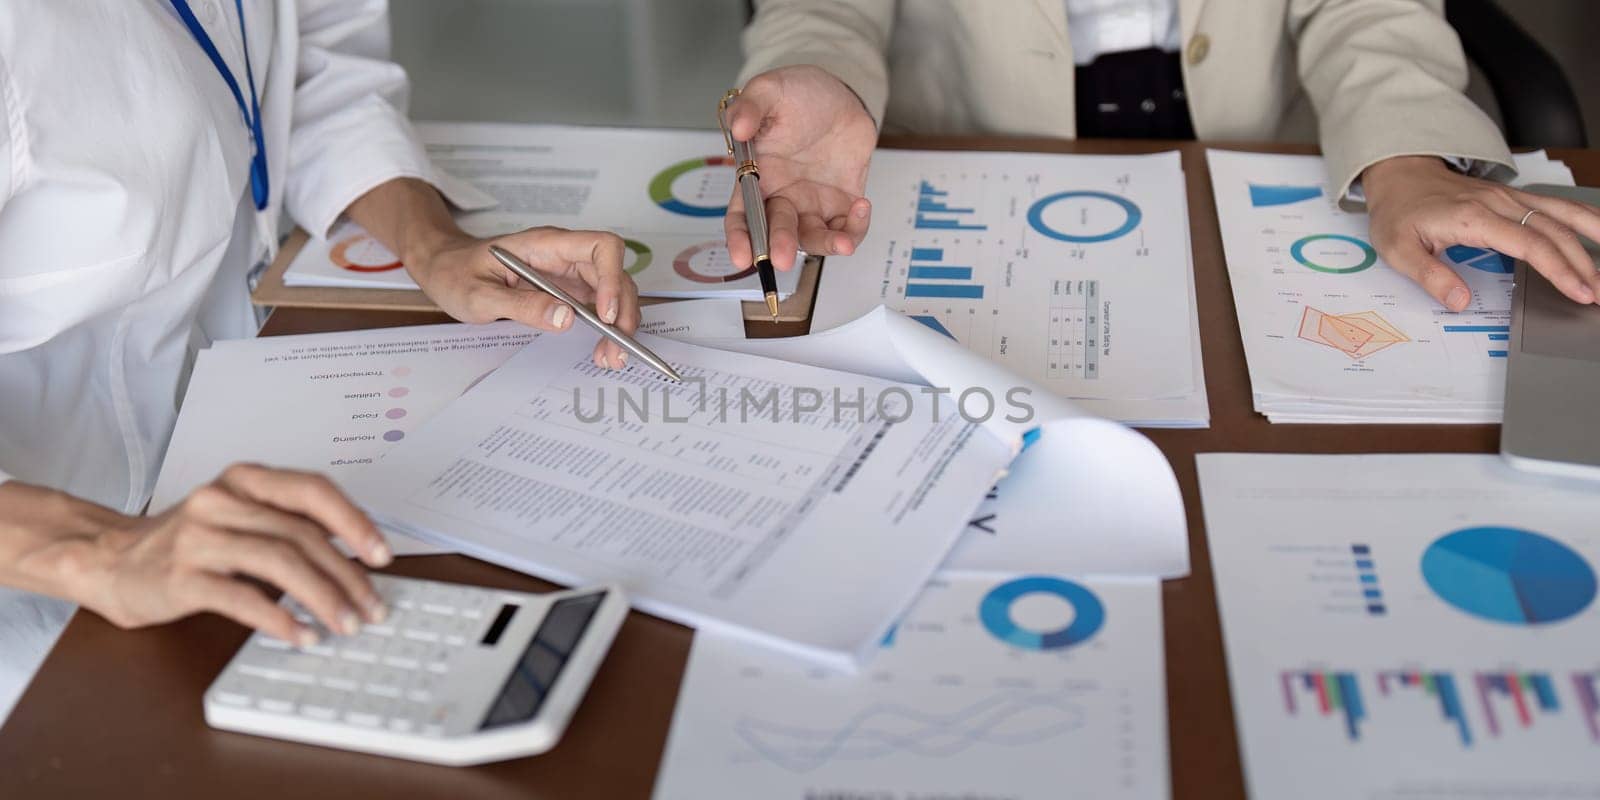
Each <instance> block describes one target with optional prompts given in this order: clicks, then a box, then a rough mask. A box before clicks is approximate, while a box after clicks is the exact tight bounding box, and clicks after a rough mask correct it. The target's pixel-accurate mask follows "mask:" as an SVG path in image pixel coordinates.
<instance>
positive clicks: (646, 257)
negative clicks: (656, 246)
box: [622, 239, 655, 275]
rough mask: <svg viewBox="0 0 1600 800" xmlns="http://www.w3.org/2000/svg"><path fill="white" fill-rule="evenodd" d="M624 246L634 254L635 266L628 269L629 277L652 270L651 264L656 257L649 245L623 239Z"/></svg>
mask: <svg viewBox="0 0 1600 800" xmlns="http://www.w3.org/2000/svg"><path fill="white" fill-rule="evenodd" d="M622 246H623V247H626V248H627V249H628V252H630V253H632V254H633V264H632V265H630V266H628V267H627V268H626V269H627V271H628V274H629V275H638V274H639V273H641V272H644V271H645V270H647V269H649V268H650V262H651V261H653V260H654V259H655V256H654V254H652V253H651V252H650V246H649V245H647V244H645V243H644V242H636V241H634V240H632V239H623V240H622ZM624 260H626V259H624Z"/></svg>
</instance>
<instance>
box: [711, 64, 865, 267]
mask: <svg viewBox="0 0 1600 800" xmlns="http://www.w3.org/2000/svg"><path fill="white" fill-rule="evenodd" d="M724 108H725V110H724V111H723V112H722V113H721V114H720V116H721V118H722V122H723V125H724V129H725V131H726V132H727V134H728V138H729V140H730V142H729V144H730V146H731V145H733V144H736V143H742V144H748V145H752V149H753V150H754V151H755V152H754V153H753V154H752V155H753V159H752V160H753V161H754V162H755V163H757V164H759V174H760V184H759V185H760V189H761V193H762V194H764V195H765V203H764V206H765V207H764V209H763V211H764V213H765V215H766V219H767V229H768V256H769V257H770V258H771V260H772V264H773V266H774V267H775V268H776V269H778V270H780V271H782V270H789V269H792V268H794V266H795V262H796V259H795V253H796V250H797V249H798V248H800V247H804V248H805V249H806V251H807V252H808V253H812V254H814V255H820V256H828V255H849V254H850V253H852V252H854V251H855V248H856V246H857V245H859V244H860V243H861V240H862V239H863V238H865V237H866V234H867V225H868V223H869V222H870V220H871V205H870V204H869V203H868V202H867V199H866V198H865V197H863V196H862V193H863V192H864V191H865V189H866V181H867V162H868V160H869V159H870V158H871V157H872V149H873V147H874V146H875V145H876V143H877V139H878V131H877V127H876V126H875V125H874V123H873V121H872V117H871V116H870V115H868V114H867V112H866V109H865V108H864V107H863V106H862V105H861V101H860V100H859V99H857V98H856V96H855V94H854V93H853V92H851V91H850V89H849V88H848V87H846V86H845V85H844V84H843V83H840V82H839V80H838V79H837V78H835V77H833V76H832V75H829V74H828V73H826V72H824V71H823V70H821V69H819V68H816V67H791V68H785V69H782V70H776V71H774V72H770V73H766V74H764V75H760V76H757V77H756V78H755V79H753V80H751V81H750V83H749V84H747V85H746V86H745V88H744V90H743V91H742V92H733V93H730V96H728V97H726V98H725V102H724ZM746 217H747V209H746V204H745V202H744V198H743V196H742V189H740V188H735V190H734V193H733V198H732V200H731V202H730V203H729V205H728V215H727V217H726V219H725V220H724V227H725V229H726V232H727V236H728V255H729V256H730V257H731V258H732V259H733V263H734V264H735V265H737V266H740V267H745V266H749V265H751V264H752V263H754V258H755V254H756V253H755V251H754V250H753V249H752V247H751V244H750V234H751V230H750V223H749V221H748V220H747V219H746Z"/></svg>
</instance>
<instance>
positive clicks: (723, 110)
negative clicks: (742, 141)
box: [717, 89, 739, 156]
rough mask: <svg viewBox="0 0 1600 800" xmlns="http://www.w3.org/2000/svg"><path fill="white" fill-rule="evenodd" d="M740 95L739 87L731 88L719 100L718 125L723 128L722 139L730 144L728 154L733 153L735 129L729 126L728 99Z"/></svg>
mask: <svg viewBox="0 0 1600 800" xmlns="http://www.w3.org/2000/svg"><path fill="white" fill-rule="evenodd" d="M738 96H739V90H738V89H729V90H728V92H727V94H724V95H723V96H722V99H721V100H719V101H717V126H718V127H720V128H722V139H723V141H725V142H727V144H728V155H730V156H731V155H733V131H732V130H731V129H729V128H728V101H729V100H732V99H733V98H735V97H738Z"/></svg>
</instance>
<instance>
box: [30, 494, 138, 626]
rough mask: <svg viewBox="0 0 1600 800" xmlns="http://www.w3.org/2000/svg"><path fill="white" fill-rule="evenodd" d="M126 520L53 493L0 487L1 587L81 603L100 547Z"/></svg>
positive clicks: (105, 510)
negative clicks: (104, 537)
mask: <svg viewBox="0 0 1600 800" xmlns="http://www.w3.org/2000/svg"><path fill="white" fill-rule="evenodd" d="M124 519H125V518H124V517H123V516H122V515H121V514H118V513H117V512H115V511H112V510H111V509H109V508H106V507H104V506H99V505H95V504H94V503H90V502H87V501H84V500H79V499H77V498H75V497H72V496H70V495H68V494H65V493H63V492H58V491H55V490H53V489H45V488H43V487H39V486H33V485H30V484H26V483H19V482H17V481H8V482H6V483H0V585H4V586H11V587H15V588H18V589H24V590H26V591H30V592H37V593H39V594H47V595H51V596H53V597H62V598H66V599H69V600H73V601H78V602H81V601H82V597H81V594H82V592H81V588H82V586H83V584H84V580H83V579H84V576H85V575H86V574H87V573H88V572H89V570H90V565H91V564H92V562H93V561H94V553H95V547H94V543H95V541H96V540H98V538H99V537H100V536H101V535H102V534H103V533H105V532H106V531H109V530H112V529H114V528H116V527H117V525H118V523H119V522H121V521H123V520H124Z"/></svg>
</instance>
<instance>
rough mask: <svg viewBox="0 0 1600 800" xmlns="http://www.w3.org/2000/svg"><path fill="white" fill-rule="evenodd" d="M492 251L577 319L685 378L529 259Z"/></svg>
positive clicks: (663, 370) (674, 375) (652, 363)
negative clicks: (568, 292)
mask: <svg viewBox="0 0 1600 800" xmlns="http://www.w3.org/2000/svg"><path fill="white" fill-rule="evenodd" d="M489 253H490V254H491V255H493V256H494V257H495V259H496V260H497V261H499V262H500V263H501V264H504V265H505V267H506V269H509V270H511V271H512V272H515V273H516V274H517V277H519V278H521V279H523V280H525V281H527V282H528V283H531V284H533V285H534V287H536V288H538V289H539V291H542V292H544V293H545V294H548V295H550V296H551V297H554V298H555V299H557V300H560V301H561V302H563V303H566V304H567V305H569V306H571V307H572V313H574V314H577V315H578V319H581V320H583V321H584V322H587V323H589V327H591V328H594V329H595V330H597V331H599V332H600V335H601V336H604V337H606V338H607V339H610V340H611V341H613V342H616V343H617V346H618V347H621V348H622V349H624V350H626V351H628V352H630V353H632V354H634V355H636V356H638V357H639V358H640V360H642V361H644V363H646V364H649V365H650V366H652V367H655V369H656V371H657V372H660V373H661V374H662V375H665V376H667V377H669V378H671V379H673V380H675V381H678V382H679V383H682V382H683V376H682V375H679V374H678V371H677V370H675V369H673V368H672V365H671V364H668V363H667V362H666V360H665V359H663V358H662V357H661V356H658V355H656V354H655V353H652V352H650V349H649V348H647V347H645V346H644V345H642V344H639V343H638V342H636V341H634V340H633V338H632V337H630V336H629V335H628V334H626V333H623V332H622V331H619V330H617V329H616V328H615V327H613V326H611V325H609V324H607V323H606V322H605V321H604V320H602V319H600V317H599V315H597V314H595V313H594V311H592V310H590V308H589V307H588V306H586V305H584V304H583V303H581V302H579V301H578V299H577V298H576V297H573V296H572V295H570V294H567V293H566V291H565V290H563V289H562V288H561V287H560V286H557V285H556V284H555V283H554V282H552V281H551V280H550V279H548V278H546V277H544V276H543V275H540V274H539V273H538V272H537V271H536V270H534V268H533V267H530V266H528V264H527V262H525V261H523V260H522V259H520V258H517V257H516V256H514V255H512V254H511V253H510V252H509V251H507V250H505V249H504V248H502V247H500V246H499V245H493V244H491V245H489Z"/></svg>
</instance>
